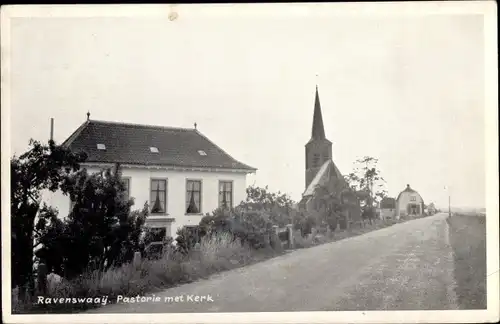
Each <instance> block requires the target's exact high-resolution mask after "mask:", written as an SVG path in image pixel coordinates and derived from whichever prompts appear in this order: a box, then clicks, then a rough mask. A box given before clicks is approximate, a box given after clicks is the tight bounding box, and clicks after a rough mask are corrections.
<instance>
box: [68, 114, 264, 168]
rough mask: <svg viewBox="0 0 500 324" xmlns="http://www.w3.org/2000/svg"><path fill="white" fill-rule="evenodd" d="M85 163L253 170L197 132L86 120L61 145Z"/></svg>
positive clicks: (193, 130) (187, 129)
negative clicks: (84, 157)
mask: <svg viewBox="0 0 500 324" xmlns="http://www.w3.org/2000/svg"><path fill="white" fill-rule="evenodd" d="M63 145H65V146H66V147H69V148H70V149H71V150H73V151H78V152H81V151H83V152H85V153H86V154H87V160H86V161H87V162H97V163H122V164H135V165H159V166H174V167H175V166H178V167H202V168H221V169H232V170H236V169H237V170H241V171H244V172H253V171H256V169H255V168H253V167H250V166H248V165H246V164H244V163H242V162H239V161H237V160H235V159H234V158H233V157H231V156H230V155H229V154H227V153H226V152H225V151H224V150H222V149H221V148H220V147H219V146H217V145H216V144H215V143H213V142H212V141H210V140H209V139H208V138H207V137H205V136H204V135H203V134H202V133H200V132H199V131H198V130H197V129H195V128H194V129H189V128H174V127H162V126H151V125H138V124H128V123H118V122H110V121H97V120H87V121H86V122H85V123H83V124H82V125H81V126H80V127H79V128H78V129H77V130H76V131H75V132H74V133H73V134H72V135H71V136H70V137H69V138H68V139H67V140H66V141H65V142H64V143H63Z"/></svg>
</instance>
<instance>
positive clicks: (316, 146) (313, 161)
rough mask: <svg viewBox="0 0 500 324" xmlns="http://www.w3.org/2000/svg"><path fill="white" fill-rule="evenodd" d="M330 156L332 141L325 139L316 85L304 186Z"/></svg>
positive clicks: (307, 184) (307, 146)
mask: <svg viewBox="0 0 500 324" xmlns="http://www.w3.org/2000/svg"><path fill="white" fill-rule="evenodd" d="M331 158H332V142H330V141H329V140H327V139H326V136H325V128H324V126H323V116H322V115H321V104H320V102H319V94H318V86H316V98H315V99H314V115H313V123H312V134H311V139H310V140H309V142H307V144H306V188H307V187H308V186H309V184H310V183H311V181H312V180H313V179H314V176H315V175H316V174H317V173H318V171H319V169H320V168H321V166H322V165H323V164H324V163H325V162H326V161H328V160H331Z"/></svg>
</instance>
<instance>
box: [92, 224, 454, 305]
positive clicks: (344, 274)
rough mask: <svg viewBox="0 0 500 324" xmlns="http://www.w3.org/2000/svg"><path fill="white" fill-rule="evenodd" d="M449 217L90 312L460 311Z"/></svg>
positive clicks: (393, 228)
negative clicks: (147, 300)
mask: <svg viewBox="0 0 500 324" xmlns="http://www.w3.org/2000/svg"><path fill="white" fill-rule="evenodd" d="M446 216H447V215H446V214H438V215H435V216H431V217H426V218H421V219H416V220H412V221H409V222H406V223H401V224H397V225H394V226H391V227H387V228H383V229H380V230H377V231H373V232H370V233H367V234H364V235H361V236H357V237H352V238H347V239H344V240H341V241H338V242H334V243H329V244H324V245H321V246H317V247H313V248H309V249H303V250H297V251H293V252H291V253H288V254H286V255H284V256H280V257H277V258H274V259H271V260H267V261H265V262H261V263H258V264H254V265H251V266H248V267H244V268H239V269H235V270H232V271H227V272H224V273H220V274H217V275H215V276H213V277H211V278H209V279H207V280H201V281H198V282H193V283H190V284H186V285H182V286H179V287H175V288H171V289H167V290H164V291H162V292H160V293H155V294H154V296H153V295H150V296H151V297H158V298H157V299H156V300H157V301H156V302H154V301H153V302H147V303H119V304H113V305H108V306H105V307H102V308H99V309H95V310H91V311H90V313H169V312H172V313H176V312H177V313H183V312H268V311H269V312H276V311H350V310H443V309H458V307H457V302H456V296H455V293H454V285H455V282H454V279H453V267H454V264H453V258H452V254H451V253H452V251H451V247H450V246H449V243H448V225H447V223H446V220H445V219H446ZM196 296H198V297H196ZM202 296H205V297H204V298H202ZM129 297H132V296H129ZM165 297H170V298H165ZM175 297H177V302H176V301H175ZM197 299H198V301H197ZM212 300H213V301H212Z"/></svg>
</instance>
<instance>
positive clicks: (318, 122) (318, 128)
mask: <svg viewBox="0 0 500 324" xmlns="http://www.w3.org/2000/svg"><path fill="white" fill-rule="evenodd" d="M311 139H315V140H322V139H325V128H324V126H323V116H322V115H321V104H320V103H319V93H318V86H317V85H316V98H315V99H314V115H313V125H312V135H311Z"/></svg>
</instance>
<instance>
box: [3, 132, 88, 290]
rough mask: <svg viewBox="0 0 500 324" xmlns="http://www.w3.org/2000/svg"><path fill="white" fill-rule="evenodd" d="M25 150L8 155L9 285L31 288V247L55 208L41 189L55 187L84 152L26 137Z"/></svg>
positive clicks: (53, 218) (37, 243) (80, 158)
mask: <svg viewBox="0 0 500 324" xmlns="http://www.w3.org/2000/svg"><path fill="white" fill-rule="evenodd" d="M29 145H30V147H29V149H28V151H27V152H25V153H23V154H22V155H20V156H19V157H16V156H14V157H12V158H11V163H10V167H11V234H12V236H11V242H12V244H11V249H12V254H11V258H12V259H11V260H12V262H11V270H12V286H13V287H15V286H21V289H19V294H20V296H19V297H20V298H21V299H24V294H25V287H26V285H29V286H30V287H31V288H33V285H34V280H33V251H34V248H35V247H37V246H39V245H40V244H41V243H40V239H41V238H42V237H43V235H44V232H45V229H46V227H47V225H48V224H50V223H51V221H54V220H55V219H56V218H57V210H55V209H53V208H50V207H48V206H47V205H46V204H44V203H43V202H42V192H43V191H44V190H49V191H52V192H54V191H56V190H58V189H59V187H60V184H61V182H62V181H63V180H64V179H65V177H67V176H68V175H69V174H71V173H73V172H76V171H77V170H78V169H79V168H80V163H81V162H83V161H84V160H85V158H86V156H85V154H83V153H81V154H74V153H72V152H71V151H70V150H68V149H67V148H64V147H62V146H58V145H56V144H55V142H54V141H52V140H50V141H49V142H48V144H47V145H44V144H41V143H40V142H38V141H34V140H30V143H29Z"/></svg>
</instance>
